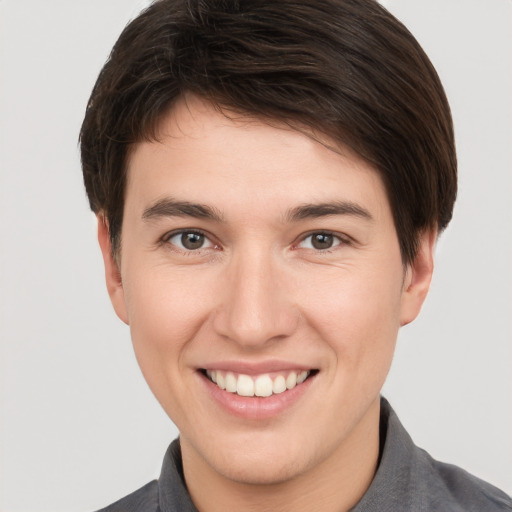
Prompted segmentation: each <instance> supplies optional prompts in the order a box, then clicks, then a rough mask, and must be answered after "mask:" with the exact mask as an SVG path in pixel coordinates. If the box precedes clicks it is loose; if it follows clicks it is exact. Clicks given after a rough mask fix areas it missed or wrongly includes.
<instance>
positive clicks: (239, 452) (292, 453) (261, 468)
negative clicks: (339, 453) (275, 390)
mask: <svg viewBox="0 0 512 512" xmlns="http://www.w3.org/2000/svg"><path fill="white" fill-rule="evenodd" d="M271 437H273V439H271V440H270V439H268V435H263V436H256V438H254V439H252V442H247V441H239V442H236V441H235V442H232V441H233V439H227V440H226V443H225V446H222V444H220V443H218V444H217V443H216V446H215V452H214V453H212V452H211V451H210V453H205V454H204V455H205V458H206V459H207V461H208V462H209V463H210V466H211V467H212V468H213V469H214V470H215V471H216V472H217V473H218V474H221V475H223V476H224V477H225V478H227V479H229V480H231V481H234V482H237V483H240V484H246V485H277V484H282V483H284V482H287V481H289V480H292V479H294V478H295V477H297V476H299V475H301V474H302V473H305V472H306V471H307V469H308V467H310V465H311V463H312V462H313V461H308V459H307V454H306V453H304V447H305V446H309V447H312V443H307V442H306V443H302V442H300V441H299V440H295V439H294V440H292V439H290V436H288V438H287V439H286V440H283V439H282V438H281V437H279V436H278V437H277V438H276V436H275V435H272V434H271Z"/></svg>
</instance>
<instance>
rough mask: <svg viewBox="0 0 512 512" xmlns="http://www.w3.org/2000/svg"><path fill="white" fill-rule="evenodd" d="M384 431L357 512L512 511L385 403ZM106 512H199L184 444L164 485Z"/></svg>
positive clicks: (169, 459)
mask: <svg viewBox="0 0 512 512" xmlns="http://www.w3.org/2000/svg"><path fill="white" fill-rule="evenodd" d="M380 427H381V447H382V449H381V458H380V463H379V467H378V469H377V472H376V473H375V477H374V479H373V481H372V483H371V485H370V487H369V489H368V490H367V491H366V493H365V494H364V496H363V497H362V498H361V500H360V501H359V503H358V504H357V505H356V506H355V507H354V508H353V509H352V511H351V512H497V511H512V499H511V498H510V497H509V496H507V495H506V494H504V493H503V492H502V491H500V490H499V489H497V488H496V487H494V486H492V485H490V484H488V483H486V482H484V481H482V480H480V479H478V478H476V477H474V476H473V475H470V474H469V473H467V472H466V471H464V470H463V469H460V468H458V467H457V466H452V465H450V464H444V463H442V462H437V461H436V460H434V459H433V458H432V457H430V455H429V454H428V453H427V452H425V451H424V450H422V449H421V448H418V447H417V446H415V445H414V443H413V442H412V440H411V438H410V436H409V434H407V432H406V431H405V429H404V427H403V426H402V424H401V423H400V421H399V420H398V417H397V415H396V414H395V412H394V411H393V409H392V408H391V406H390V405H389V403H388V402H387V400H385V399H384V398H383V399H382V400H381V418H380ZM100 512H197V509H196V507H195V506H194V504H193V503H192V500H191V499H190V496H189V494H188V492H187V488H186V485H185V480H184V477H183V466H182V461H181V449H180V444H179V440H178V439H176V440H175V441H173V442H172V443H171V445H170V446H169V448H168V450H167V453H166V454H165V458H164V462H163V465H162V472H161V474H160V478H159V479H158V480H154V481H153V482H150V483H149V484H147V485H145V486H144V487H142V488H141V489H139V490H138V491H135V492H134V493H132V494H130V495H129V496H127V497H126V498H123V499H121V500H120V501H118V502H116V503H114V504H113V505H110V506H109V507H107V508H105V509H103V510H102V511H100Z"/></svg>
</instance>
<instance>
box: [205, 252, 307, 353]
mask: <svg viewBox="0 0 512 512" xmlns="http://www.w3.org/2000/svg"><path fill="white" fill-rule="evenodd" d="M276 259H277V258H276V257H273V256H272V254H271V253H270V252H263V251H261V249H260V250H259V251H258V252H256V253H255V252H253V253H252V255H250V256H248V255H247V253H246V254H244V255H239V256H238V257H234V258H233V260H232V261H231V262H230V264H229V268H228V269H226V274H227V279H226V281H225V283H224V285H225V286H223V290H222V291H221V293H220V295H219V299H220V300H219V307H218V309H217V310H216V313H215V318H214V321H213V325H214V328H215V330H216V332H217V334H219V335H221V336H222V337H224V338H229V339H230V340H231V341H233V342H235V343H237V344H238V345H240V346H242V347H244V348H247V349H250V348H258V347H261V346H264V345H265V344H267V343H270V342H272V341H276V340H278V339H282V338H285V337H288V336H290V335H291V334H293V332H295V330H296V329H297V325H298V322H299V311H298V308H297V307H296V305H295V304H294V301H293V297H292V295H293V294H292V293H290V290H291V286H290V283H289V282H287V279H286V272H284V271H283V269H282V268H281V269H280V266H281V267H282V265H279V262H277V261H276Z"/></svg>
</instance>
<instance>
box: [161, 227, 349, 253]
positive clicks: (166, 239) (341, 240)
mask: <svg viewBox="0 0 512 512" xmlns="http://www.w3.org/2000/svg"><path fill="white" fill-rule="evenodd" d="M184 234H191V235H199V236H203V237H204V238H205V240H208V241H209V242H210V244H211V246H210V247H199V248H197V249H195V250H194V249H187V248H181V247H177V246H176V245H175V244H172V243H170V240H171V239H172V238H174V237H176V236H179V235H184ZM314 235H323V236H332V237H333V238H334V239H336V240H337V243H336V244H335V245H333V246H332V247H328V248H325V249H316V248H315V247H309V248H306V249H307V250H312V251H314V252H316V253H318V254H329V253H331V252H333V251H334V250H336V249H337V248H338V247H339V246H342V245H350V244H351V240H350V239H349V238H348V237H347V236H343V235H340V234H338V233H335V232H333V231H328V230H318V231H311V232H309V233H307V234H305V235H302V236H301V237H300V239H299V240H298V242H294V244H293V249H294V250H297V249H298V248H300V247H298V246H299V245H300V244H302V243H304V242H305V241H306V240H307V239H308V238H311V237H313V236H314ZM160 243H161V244H162V245H167V246H173V247H175V249H174V250H178V251H180V252H181V253H182V254H185V255H187V256H191V255H193V254H194V253H196V254H198V253H201V252H202V251H203V250H205V249H211V248H213V249H217V250H219V249H221V247H220V245H219V244H216V243H215V242H213V241H212V240H211V236H210V235H209V234H208V233H206V232H204V231H202V230H200V229H180V230H177V231H171V232H170V233H166V234H165V235H164V236H163V237H162V238H161V240H160ZM311 245H312V244H311Z"/></svg>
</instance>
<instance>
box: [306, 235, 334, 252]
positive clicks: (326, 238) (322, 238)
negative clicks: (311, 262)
mask: <svg viewBox="0 0 512 512" xmlns="http://www.w3.org/2000/svg"><path fill="white" fill-rule="evenodd" d="M333 243H334V236H333V235H330V234H328V233H315V234H314V235H312V236H311V245H312V246H313V247H314V248H315V249H330V248H331V247H332V246H333Z"/></svg>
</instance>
